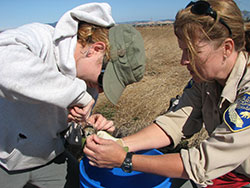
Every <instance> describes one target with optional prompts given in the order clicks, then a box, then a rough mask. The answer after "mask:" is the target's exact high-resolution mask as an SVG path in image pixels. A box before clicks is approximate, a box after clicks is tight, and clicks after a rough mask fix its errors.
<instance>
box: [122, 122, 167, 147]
mask: <svg viewBox="0 0 250 188" xmlns="http://www.w3.org/2000/svg"><path fill="white" fill-rule="evenodd" d="M122 140H123V141H124V144H125V145H126V146H128V147H129V151H139V150H145V149H152V148H161V147H164V146H168V145H170V144H171V139H170V138H169V136H168V135H167V134H166V133H165V132H164V131H163V130H162V129H161V128H160V127H159V126H158V125H157V124H155V123H153V124H151V125H149V126H148V127H146V128H144V129H142V130H141V131H139V132H137V133H135V134H133V135H131V136H128V137H124V138H122Z"/></svg>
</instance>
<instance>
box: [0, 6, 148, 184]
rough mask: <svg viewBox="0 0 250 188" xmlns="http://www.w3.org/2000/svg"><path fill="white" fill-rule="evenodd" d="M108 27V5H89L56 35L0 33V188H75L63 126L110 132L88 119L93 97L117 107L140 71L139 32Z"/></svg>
mask: <svg viewBox="0 0 250 188" xmlns="http://www.w3.org/2000/svg"><path fill="white" fill-rule="evenodd" d="M114 24H115V23H114V20H113V18H112V17H111V7H110V6H109V5H108V4H106V3H90V4H84V5H81V6H79V7H76V8H74V9H72V10H70V11H69V12H67V13H65V14H64V15H63V16H62V18H61V19H60V20H59V21H58V23H57V25H56V26H55V28H53V27H52V26H50V25H47V24H39V23H32V24H27V25H24V26H21V27H19V28H16V29H11V30H7V31H5V32H2V33H1V34H0V66H1V69H0V77H1V78H0V127H1V132H0V187H1V188H7V187H11V188H12V187H17V188H22V187H24V186H25V185H26V183H29V184H30V185H32V186H34V187H36V186H38V187H41V188H49V187H51V188H52V187H53V188H57V187H58V188H62V187H70V188H74V187H79V169H78V162H77V160H76V159H75V158H73V157H72V156H71V155H70V154H69V153H68V152H66V151H65V148H64V142H65V140H64V137H63V136H62V135H61V133H62V132H63V131H64V130H66V129H67V128H68V125H69V124H68V121H91V123H93V124H94V125H95V126H96V127H97V128H98V129H105V130H110V131H112V130H113V129H114V127H113V124H112V122H111V121H105V126H103V124H102V122H104V121H100V120H103V119H102V117H101V116H99V115H94V116H92V118H89V119H88V117H89V114H90V113H91V110H92V107H93V104H94V102H95V101H94V99H93V97H95V96H96V95H95V93H97V92H102V91H103V90H104V93H105V94H106V96H107V97H108V99H109V100H111V102H113V103H117V101H118V99H119V97H120V95H121V94H122V91H123V90H124V89H125V87H126V86H127V85H128V84H131V83H134V82H137V81H139V80H140V79H141V78H142V77H143V73H144V69H145V54H144V46H143V40H142V37H141V35H140V34H139V32H138V31H136V30H135V29H134V28H133V27H132V26H128V25H117V26H114ZM105 67H106V69H105ZM87 88H91V89H92V91H93V90H94V92H92V95H91V94H90V93H88V91H87ZM114 88H115V89H114ZM92 96H93V97H92Z"/></svg>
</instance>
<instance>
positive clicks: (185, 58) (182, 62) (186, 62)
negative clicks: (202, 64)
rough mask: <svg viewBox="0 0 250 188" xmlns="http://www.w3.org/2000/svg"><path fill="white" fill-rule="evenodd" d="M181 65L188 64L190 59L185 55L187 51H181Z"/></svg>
mask: <svg viewBox="0 0 250 188" xmlns="http://www.w3.org/2000/svg"><path fill="white" fill-rule="evenodd" d="M180 63H181V65H183V66H185V65H188V64H190V60H189V57H188V55H187V53H184V52H183V53H182V56H181V62H180Z"/></svg>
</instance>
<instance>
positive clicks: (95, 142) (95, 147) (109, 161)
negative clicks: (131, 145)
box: [83, 135, 126, 168]
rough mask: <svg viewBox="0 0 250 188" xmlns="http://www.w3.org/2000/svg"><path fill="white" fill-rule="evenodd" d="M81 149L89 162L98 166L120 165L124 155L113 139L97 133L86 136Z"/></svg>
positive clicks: (112, 166) (111, 166)
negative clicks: (102, 136)
mask: <svg viewBox="0 0 250 188" xmlns="http://www.w3.org/2000/svg"><path fill="white" fill-rule="evenodd" d="M83 151H84V153H85V155H86V156H87V158H88V159H89V160H90V161H89V164H90V165H92V166H97V167H99V168H114V167H120V166H121V164H122V162H123V160H124V159H125V156H126V152H125V151H124V149H123V148H122V147H121V146H120V145H119V144H117V143H116V142H115V141H113V140H107V139H102V138H99V137H98V136H97V135H91V136H89V137H88V138H87V140H86V145H85V147H84V150H83Z"/></svg>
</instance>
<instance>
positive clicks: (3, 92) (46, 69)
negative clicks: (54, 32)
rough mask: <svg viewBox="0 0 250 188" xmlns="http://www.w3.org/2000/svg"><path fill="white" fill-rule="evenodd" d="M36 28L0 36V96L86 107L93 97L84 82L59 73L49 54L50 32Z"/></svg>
mask: <svg viewBox="0 0 250 188" xmlns="http://www.w3.org/2000/svg"><path fill="white" fill-rule="evenodd" d="M35 27H36V30H34V28H35ZM37 27H38V28H39V25H35V26H32V25H31V27H26V28H25V27H24V28H22V29H19V30H20V31H19V30H18V29H17V30H13V31H10V32H4V33H1V34H0V67H1V68H0V96H1V97H5V98H7V99H9V100H22V101H26V102H30V103H37V102H40V101H42V102H47V103H51V104H55V105H57V106H60V107H63V108H66V107H68V106H69V105H72V102H73V101H78V102H79V103H80V104H81V105H83V106H85V105H87V104H88V103H89V102H90V100H91V99H92V97H91V96H90V95H89V94H88V93H87V91H86V90H87V86H86V83H85V82H84V81H83V80H80V79H78V78H75V79H72V78H69V77H67V76H65V75H63V74H62V73H61V72H59V70H58V68H57V65H56V61H55V58H54V55H52V54H53V53H54V51H53V43H52V42H51V41H52V40H50V37H51V31H50V29H49V28H46V27H41V28H40V30H39V29H37ZM27 28H28V29H27ZM34 31H38V32H37V33H35V32H34ZM39 32H40V33H39ZM41 34H42V35H41ZM45 39H46V40H45ZM76 99H77V100H76Z"/></svg>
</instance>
